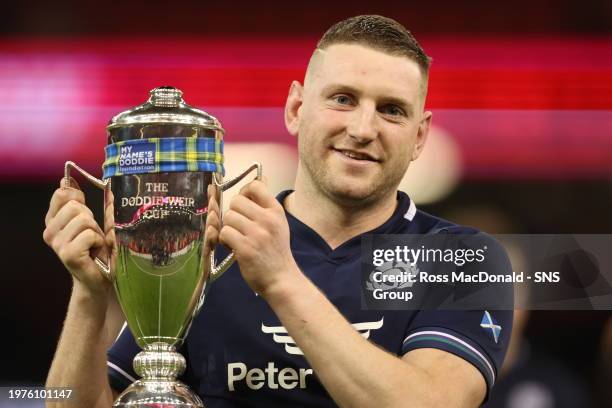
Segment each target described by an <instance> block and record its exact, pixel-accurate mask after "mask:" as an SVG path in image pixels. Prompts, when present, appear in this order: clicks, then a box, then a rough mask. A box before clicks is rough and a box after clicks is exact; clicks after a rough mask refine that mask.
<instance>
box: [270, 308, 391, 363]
mask: <svg viewBox="0 0 612 408" xmlns="http://www.w3.org/2000/svg"><path fill="white" fill-rule="evenodd" d="M383 320H384V317H381V318H380V320H378V321H376V322H363V323H354V324H352V326H353V327H354V328H355V330H357V331H358V332H359V334H361V335H362V336H363V338H365V339H368V338H370V331H371V330H378V329H380V328H381V327H382V326H383ZM261 331H262V332H264V333H266V334H272V339H273V340H274V341H275V342H277V343H279V344H284V345H285V351H286V352H287V353H289V354H295V355H300V356H303V355H304V353H303V352H302V350H300V348H299V347H298V346H296V344H295V341H294V340H293V337H291V336H289V335H288V334H287V329H285V327H283V326H266V325H265V324H263V323H262V324H261Z"/></svg>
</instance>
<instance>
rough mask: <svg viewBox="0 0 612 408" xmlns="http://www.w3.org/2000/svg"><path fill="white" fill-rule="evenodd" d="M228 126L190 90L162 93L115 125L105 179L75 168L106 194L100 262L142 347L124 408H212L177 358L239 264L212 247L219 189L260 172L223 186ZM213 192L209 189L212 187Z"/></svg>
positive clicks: (181, 359)
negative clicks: (195, 102)
mask: <svg viewBox="0 0 612 408" xmlns="http://www.w3.org/2000/svg"><path fill="white" fill-rule="evenodd" d="M223 133H224V131H223V128H222V127H221V124H220V123H219V121H218V120H217V119H216V118H214V117H213V116H211V115H209V114H207V113H205V112H203V111H201V110H198V109H195V108H193V107H191V106H189V105H187V104H186V103H185V102H184V101H183V98H182V92H181V91H180V90H178V89H176V88H173V87H159V88H155V89H153V90H152V91H151V92H150V98H149V100H148V101H147V102H146V103H144V104H142V105H139V106H137V107H135V108H133V109H130V110H127V111H125V112H122V113H120V114H118V115H117V116H115V117H114V118H112V119H111V121H110V122H109V125H108V126H107V134H108V145H107V146H106V148H105V152H106V160H105V162H104V165H103V170H104V176H103V179H102V180H99V179H97V178H95V177H93V176H92V175H90V174H89V173H87V172H85V171H84V170H82V169H81V168H80V167H78V166H77V165H76V164H74V163H73V162H66V165H65V176H66V177H67V178H69V177H70V171H71V170H72V169H75V170H77V171H78V172H80V173H81V174H83V175H84V176H85V177H86V178H87V179H88V180H89V181H90V182H92V183H93V184H94V185H96V186H97V187H99V188H102V189H104V214H105V215H104V232H105V234H106V235H107V239H108V238H110V240H109V241H111V242H112V250H111V251H110V252H111V256H110V259H108V260H102V259H96V263H97V264H98V266H99V267H100V271H101V272H102V274H103V275H104V276H105V277H107V278H108V279H110V280H111V281H112V282H113V285H114V287H115V291H116V294H117V299H118V301H119V304H120V305H121V308H122V310H123V313H124V315H125V318H126V321H127V325H128V327H129V329H130V330H131V332H132V334H133V336H134V339H135V340H136V343H137V344H138V345H139V346H140V347H141V348H142V351H141V352H140V353H139V354H138V355H137V356H136V357H135V359H134V362H133V366H134V370H135V372H136V373H137V374H138V375H139V376H140V377H141V379H140V380H138V381H136V382H134V383H133V384H132V385H130V386H129V387H128V388H127V389H126V390H125V391H124V392H123V393H121V395H119V397H118V398H117V400H116V401H115V403H114V405H113V406H115V407H164V408H171V407H185V408H186V407H203V404H202V401H201V399H200V398H199V397H198V395H197V394H195V393H194V392H193V391H192V390H190V389H189V388H188V387H187V386H186V385H185V384H183V383H181V382H180V381H178V380H177V379H176V378H177V377H178V376H179V375H180V374H182V372H183V371H184V370H185V367H186V363H185V359H184V357H183V356H181V355H180V354H179V353H178V352H177V348H178V347H180V346H181V344H182V342H183V340H184V338H185V336H186V335H187V332H188V330H189V326H190V324H191V322H192V321H193V318H194V317H195V315H196V314H197V313H198V311H199V310H200V307H201V306H202V304H203V301H204V298H205V296H206V293H207V291H208V288H209V286H210V283H211V282H212V281H213V280H214V279H216V278H217V277H219V276H220V275H221V274H222V273H223V272H224V271H225V270H227V269H228V268H229V266H230V265H231V264H232V263H233V261H234V256H233V253H231V254H230V255H228V257H227V258H225V259H224V260H223V261H222V262H220V263H219V264H218V265H216V264H215V258H214V250H209V249H208V248H206V246H205V236H204V232H205V225H206V215H207V206H208V200H209V196H208V194H209V192H211V191H212V192H213V193H212V194H214V195H215V197H216V199H217V201H218V202H219V204H220V205H221V199H222V192H223V191H224V190H226V189H228V188H230V187H232V186H233V185H235V184H237V183H238V182H239V181H240V180H242V179H243V178H244V177H246V176H247V175H248V174H249V173H250V172H252V171H256V178H259V179H260V178H261V172H262V170H261V165H260V164H258V163H254V164H253V165H252V166H251V167H249V168H248V169H246V170H245V171H244V172H243V173H242V174H240V175H239V176H237V177H236V178H234V179H232V180H229V181H226V182H223ZM211 185H212V186H213V188H211V189H209V186H211Z"/></svg>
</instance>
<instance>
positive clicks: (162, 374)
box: [113, 342, 203, 408]
mask: <svg viewBox="0 0 612 408" xmlns="http://www.w3.org/2000/svg"><path fill="white" fill-rule="evenodd" d="M185 367H186V364H185V358H184V357H183V356H182V355H180V354H179V353H177V351H176V349H175V348H174V346H171V345H170V344H167V343H162V342H156V343H152V344H148V345H147V346H146V347H145V348H144V350H143V351H141V352H140V353H138V354H137V355H136V357H135V358H134V370H135V371H136V373H137V374H138V375H139V376H141V377H142V379H141V380H138V381H136V382H135V383H134V384H132V385H130V386H129V387H128V388H127V389H126V390H125V391H123V393H121V395H119V397H118V398H117V400H116V401H115V403H114V405H113V406H114V407H123V408H128V407H130V408H141V407H142V408H144V407H150V406H152V405H151V404H154V405H160V406H163V407H164V408H202V407H203V404H202V400H201V399H200V398H199V397H198V395H197V394H195V393H194V392H193V391H191V390H190V389H189V388H188V387H187V386H186V385H185V384H183V383H181V382H180V381H177V380H176V377H178V376H179V375H181V374H182V373H183V372H184V371H185Z"/></svg>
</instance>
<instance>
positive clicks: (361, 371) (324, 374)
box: [207, 181, 486, 407]
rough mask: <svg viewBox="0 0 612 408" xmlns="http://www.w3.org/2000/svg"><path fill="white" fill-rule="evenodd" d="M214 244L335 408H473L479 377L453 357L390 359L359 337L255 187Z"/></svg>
mask: <svg viewBox="0 0 612 408" xmlns="http://www.w3.org/2000/svg"><path fill="white" fill-rule="evenodd" d="M209 210H211V211H218V208H217V207H216V206H209ZM214 218H215V219H216V218H217V217H216V216H214ZM208 228H211V227H210V226H209V227H208ZM207 233H210V234H214V231H213V230H210V231H209V230H208V229H207ZM219 240H220V241H221V242H222V243H224V244H226V245H228V246H229V247H231V248H232V249H233V250H234V251H235V254H236V259H237V260H238V263H239V264H240V271H241V273H242V275H243V277H244V279H245V281H246V282H247V283H248V284H249V286H250V287H251V288H252V289H253V290H255V291H256V292H258V293H259V294H260V295H261V296H262V297H263V298H264V299H266V301H267V302H268V304H269V305H270V307H271V308H272V309H273V310H274V312H275V313H276V315H277V316H278V317H279V319H280V320H281V322H282V323H283V325H284V326H285V328H286V329H287V331H288V332H289V334H290V335H291V336H292V337H293V339H294V340H295V342H296V344H297V345H298V346H299V347H300V349H301V350H302V351H303V352H304V356H305V357H306V359H307V360H308V362H309V363H310V364H311V366H312V367H313V369H314V370H315V372H316V374H317V376H318V377H319V379H320V380H321V383H322V384H323V385H324V386H325V388H326V389H327V391H328V392H329V393H330V395H331V396H332V398H333V399H334V400H335V401H336V402H337V403H338V404H339V405H340V406H350V407H362V406H363V407H370V406H385V407H395V406H398V407H399V406H406V405H407V404H408V405H410V406H412V407H476V406H478V405H479V404H480V403H481V402H482V400H483V398H484V395H485V390H486V387H485V381H484V378H483V377H482V375H481V374H480V372H478V370H477V369H476V368H475V367H473V366H472V365H471V364H470V363H468V362H466V361H464V360H462V359H461V358H459V357H456V356H454V355H452V354H450V353H446V352H444V351H440V350H435V349H422V350H414V351H412V352H409V353H407V354H406V355H405V356H404V357H403V358H398V357H396V356H393V355H391V354H389V353H387V352H386V351H383V350H381V349H380V348H378V347H377V346H375V345H374V344H372V343H370V342H368V341H367V340H365V339H364V338H363V337H361V336H360V335H359V334H358V333H357V332H356V331H355V330H354V329H353V328H352V327H351V325H350V324H349V323H348V322H347V321H346V320H345V319H344V317H343V316H342V315H341V314H340V313H339V312H338V310H336V308H335V307H334V306H333V305H332V304H331V303H330V302H329V300H328V299H327V298H326V297H325V296H324V295H323V294H322V293H321V292H320V291H319V290H318V288H316V286H315V285H314V284H312V282H310V281H309V280H308V279H307V278H306V277H305V276H304V275H303V274H302V272H301V271H300V270H299V268H298V266H297V265H296V263H295V260H294V259H293V256H292V254H291V250H290V247H289V229H288V225H287V221H286V218H285V215H284V210H283V208H282V206H281V205H280V204H279V203H278V202H277V201H276V200H275V199H274V197H272V196H271V195H270V194H269V193H268V192H267V189H266V188H265V186H264V185H263V183H261V182H257V181H255V182H252V183H250V184H249V185H247V186H246V187H245V188H243V189H242V191H241V194H240V195H239V196H237V197H235V198H234V199H233V200H232V202H231V204H230V210H229V211H228V212H227V213H226V216H225V224H224V226H223V228H222V229H221V231H220V233H219ZM442 390H444V391H443V392H442Z"/></svg>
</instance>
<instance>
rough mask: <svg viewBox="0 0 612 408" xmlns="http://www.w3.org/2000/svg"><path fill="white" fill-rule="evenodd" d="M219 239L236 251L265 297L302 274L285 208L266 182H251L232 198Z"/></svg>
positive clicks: (246, 276) (250, 280) (245, 274)
mask: <svg viewBox="0 0 612 408" xmlns="http://www.w3.org/2000/svg"><path fill="white" fill-rule="evenodd" d="M219 241H220V242H221V243H222V244H224V245H227V246H228V247H230V248H231V249H232V250H233V251H234V253H235V254H236V260H237V261H238V264H239V265H240V272H241V273H242V277H243V278H244V280H245V281H246V282H247V284H248V285H249V286H250V287H251V289H253V290H254V291H255V292H257V293H259V294H260V295H261V296H262V297H264V298H266V295H267V294H268V293H269V292H271V290H272V289H273V288H275V287H277V286H278V285H279V284H282V283H283V282H285V281H286V280H287V279H291V277H292V275H294V274H296V273H299V274H301V272H300V270H299V268H298V266H297V264H296V262H295V260H294V258H293V255H292V254H291V248H290V245H289V225H288V224H287V218H286V217H285V211H284V209H283V207H282V205H280V204H279V202H278V201H277V200H276V199H275V198H274V196H273V195H272V194H271V193H270V192H269V191H268V189H267V187H266V185H265V184H264V183H263V182H262V181H259V180H254V181H252V182H250V183H249V184H247V185H246V186H244V187H243V188H242V189H241V190H240V194H238V195H237V196H235V197H234V198H233V199H232V201H231V202H230V208H229V210H228V211H227V212H226V213H225V217H224V219H223V227H222V228H221V231H220V232H219Z"/></svg>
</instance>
